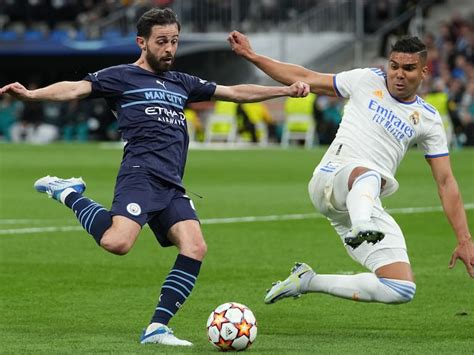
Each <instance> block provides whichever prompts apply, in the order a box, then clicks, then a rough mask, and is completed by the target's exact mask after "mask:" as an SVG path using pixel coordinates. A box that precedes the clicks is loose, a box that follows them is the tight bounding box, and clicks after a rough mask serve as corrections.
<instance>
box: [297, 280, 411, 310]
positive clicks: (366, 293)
mask: <svg viewBox="0 0 474 355" xmlns="http://www.w3.org/2000/svg"><path fill="white" fill-rule="evenodd" d="M415 290H416V285H415V284H414V283H413V282H410V281H405V280H394V279H385V278H378V277H377V276H376V275H375V274H372V273H362V274H356V275H320V274H316V275H315V276H314V277H313V278H312V279H311V281H310V283H309V284H308V287H307V289H306V290H305V292H322V293H327V294H330V295H333V296H337V297H342V298H347V299H352V300H354V301H365V302H381V303H404V302H408V301H411V300H412V299H413V297H414V295H415Z"/></svg>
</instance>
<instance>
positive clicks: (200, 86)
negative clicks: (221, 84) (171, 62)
mask: <svg viewBox="0 0 474 355" xmlns="http://www.w3.org/2000/svg"><path fill="white" fill-rule="evenodd" d="M183 82H184V85H185V86H186V89H187V90H188V93H189V94H188V95H189V96H188V102H199V101H209V100H211V98H212V96H214V92H215V91H216V83H214V82H210V81H207V80H204V79H200V78H198V77H196V76H193V75H187V74H185V75H184V76H183Z"/></svg>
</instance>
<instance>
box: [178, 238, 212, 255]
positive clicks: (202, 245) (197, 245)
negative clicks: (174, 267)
mask: <svg viewBox="0 0 474 355" xmlns="http://www.w3.org/2000/svg"><path fill="white" fill-rule="evenodd" d="M180 253H181V254H184V255H186V256H189V257H190V258H193V259H196V260H202V259H204V257H205V256H206V254H207V244H206V242H205V241H204V240H203V239H201V240H197V241H193V242H191V243H189V244H188V245H182V246H181V248H180Z"/></svg>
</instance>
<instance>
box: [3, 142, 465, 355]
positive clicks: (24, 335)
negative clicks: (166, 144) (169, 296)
mask: <svg viewBox="0 0 474 355" xmlns="http://www.w3.org/2000/svg"><path fill="white" fill-rule="evenodd" d="M322 154H323V151H322V150H312V151H305V150H299V149H294V150H287V151H283V150H278V149H274V150H250V151H191V152H190V154H189V158H188V166H187V173H186V177H185V183H186V186H187V187H188V189H189V190H191V191H194V192H195V193H197V194H199V195H203V196H204V198H202V199H200V198H198V197H196V196H194V197H193V195H191V196H192V197H193V200H194V202H195V205H196V207H197V210H198V212H199V215H200V217H201V218H202V219H204V220H205V219H210V218H222V217H238V216H265V215H283V214H300V213H302V214H306V213H313V212H314V210H313V208H312V206H311V204H310V202H309V198H308V196H307V192H306V185H307V182H308V180H309V178H310V176H311V174H312V171H313V168H314V166H315V164H316V163H317V162H318V160H319V159H320V157H321V156H322ZM120 158H121V151H120V150H114V149H102V148H101V146H100V145H98V144H84V145H73V144H69V145H68V144H63V145H50V146H30V145H0V197H1V200H0V233H1V234H0V267H1V269H0V353H18V354H23V353H44V354H53V353H55V354H65V353H87V354H91V353H115V354H117V353H118V354H132V353H136V354H141V353H151V352H170V353H176V352H179V353H216V352H215V351H214V350H213V349H212V347H211V346H210V344H208V342H207V339H206V331H205V323H206V320H207V317H208V315H209V313H210V312H211V310H212V309H213V308H214V307H216V306H217V305H219V304H221V303H224V302H228V301H237V302H240V303H244V304H246V305H247V306H249V307H250V308H251V309H252V310H253V311H254V313H255V315H256V317H257V320H258V324H259V334H258V337H257V340H256V342H255V344H254V345H253V346H252V348H251V349H250V350H249V353H252V354H258V353H267V354H284V353H288V354H296V353H308V354H309V353H321V354H402V353H403V354H472V353H473V351H474V333H473V328H474V318H473V317H474V301H473V300H474V298H473V296H474V282H473V280H471V279H470V278H469V277H468V276H467V274H466V272H465V270H464V267H463V266H462V265H461V264H458V265H457V267H456V268H455V269H454V270H448V268H447V264H448V261H449V258H450V255H451V252H452V250H453V248H454V246H455V238H454V236H453V233H452V232H451V230H450V227H449V224H448V222H447V221H446V219H445V218H444V216H443V214H442V212H429V213H418V214H412V215H408V214H396V215H394V217H395V218H396V219H397V221H398V222H399V224H400V225H401V226H402V229H403V230H404V232H405V234H406V239H407V244H408V247H409V255H410V257H411V261H412V265H413V268H414V272H415V276H416V279H417V294H416V296H415V299H414V300H413V302H411V303H409V304H406V305H400V306H389V305H381V304H366V303H354V302H351V301H347V300H341V299H337V298H333V297H330V296H327V295H315V294H313V295H306V296H304V297H303V298H301V299H299V300H297V301H293V300H285V301H282V302H279V303H277V304H275V305H272V306H267V305H264V304H263V296H264V293H265V288H267V287H268V286H269V285H270V284H271V282H272V281H275V280H277V279H281V278H284V277H286V275H287V274H288V271H289V269H290V267H291V266H292V263H293V262H294V261H305V262H308V263H309V264H311V265H312V266H313V267H314V268H315V269H316V270H318V271H319V272H321V273H339V272H358V271H362V270H363V269H362V268H361V267H360V266H358V265H357V264H356V263H354V262H353V261H352V260H351V259H350V258H349V257H348V256H347V255H346V254H345V251H344V249H343V248H342V246H341V244H340V241H339V240H338V237H337V236H336V234H335V232H334V231H332V229H331V227H330V226H329V224H328V223H327V221H326V220H324V219H321V218H310V219H305V220H293V221H291V220H289V221H288V220H287V221H273V222H252V223H234V224H204V225H203V231H204V234H205V236H206V240H207V243H208V245H209V253H208V256H207V258H206V260H205V263H204V264H203V268H202V272H201V276H200V279H199V280H198V283H197V285H196V288H195V289H194V292H193V294H192V297H191V298H190V299H189V300H188V301H187V302H186V304H185V305H184V306H183V308H182V310H181V311H180V312H179V314H178V315H177V317H176V318H175V319H174V320H173V322H172V324H171V326H172V327H173V328H174V329H175V331H176V334H177V335H178V336H179V337H182V338H184V339H188V340H190V341H192V342H194V344H195V346H193V347H192V348H191V349H181V348H180V349H168V348H163V347H159V346H156V345H148V346H141V345H139V344H138V337H139V335H140V332H141V330H142V328H143V327H144V326H146V324H147V322H148V320H149V318H150V317H151V314H152V312H153V309H154V307H155V304H156V299H157V296H158V293H159V289H160V285H161V282H162V281H163V279H164V277H165V276H166V274H167V272H168V270H169V268H170V266H171V264H172V263H173V261H174V258H175V250H173V249H170V248H168V249H161V248H159V246H158V244H157V243H156V242H155V240H154V237H153V235H152V234H151V232H150V230H148V229H145V230H144V231H143V233H142V235H141V236H140V238H139V240H138V242H137V244H136V245H135V247H134V249H133V250H132V251H131V252H130V253H129V254H128V255H126V256H123V257H118V256H114V255H110V254H108V253H106V252H105V251H103V250H101V249H99V248H98V247H97V246H96V245H95V243H94V241H93V239H92V238H91V237H89V236H88V235H87V234H86V233H85V232H82V231H69V232H49V233H24V234H9V233H8V232H5V231H6V230H17V229H21V228H35V227H37V228H42V227H59V226H77V225H78V224H77V222H75V219H74V217H73V215H72V213H71V211H69V210H68V209H66V208H64V207H63V206H61V205H59V204H58V203H57V202H55V201H48V199H47V198H45V196H42V195H40V194H38V193H36V192H34V190H33V188H32V183H33V182H34V180H35V179H36V178H38V177H41V176H43V175H46V174H54V175H59V176H65V177H69V176H72V175H74V176H79V175H82V176H83V177H84V179H85V180H86V181H87V182H88V190H87V194H88V196H90V197H91V198H93V199H94V200H96V201H98V202H100V203H102V204H104V205H105V206H106V207H110V203H111V198H112V194H113V185H114V179H115V174H116V172H117V168H118V164H119V162H120ZM451 159H452V163H453V169H454V171H455V174H456V176H457V179H458V183H459V185H460V187H461V190H462V192H463V196H464V201H465V202H466V203H474V184H473V182H474V180H473V178H472V176H473V175H474V150H462V151H454V152H453V153H452V154H451ZM398 178H399V181H400V183H401V188H400V190H399V191H398V192H397V193H396V194H395V195H394V196H392V197H389V198H388V199H386V200H384V204H385V206H386V207H388V208H401V207H425V206H437V205H439V200H438V196H437V192H436V186H435V184H434V183H433V179H432V178H431V175H430V171H429V167H428V165H427V164H426V163H425V162H424V159H423V157H422V153H421V152H419V151H410V152H409V154H408V156H407V158H406V160H405V161H404V162H403V164H402V166H401V168H400V171H399V174H398ZM468 217H470V220H471V223H470V226H471V230H474V228H473V227H474V225H473V221H474V212H473V210H469V211H468ZM22 219H31V221H28V222H25V221H22ZM13 220H16V221H13Z"/></svg>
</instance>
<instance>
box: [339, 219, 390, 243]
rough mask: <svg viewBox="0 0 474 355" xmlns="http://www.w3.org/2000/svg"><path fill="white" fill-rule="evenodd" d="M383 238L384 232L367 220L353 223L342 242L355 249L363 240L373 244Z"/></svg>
mask: <svg viewBox="0 0 474 355" xmlns="http://www.w3.org/2000/svg"><path fill="white" fill-rule="evenodd" d="M383 238H385V233H383V232H382V231H381V230H380V229H379V228H378V227H377V226H376V225H375V224H374V223H372V222H370V221H369V222H365V223H361V224H357V225H354V226H353V227H352V229H351V230H350V231H349V233H347V236H346V237H345V238H344V242H345V244H346V245H349V246H350V247H351V248H352V249H356V248H357V247H358V246H360V245H361V244H362V243H363V242H367V243H372V244H375V243H378V242H380V241H381V240H382V239H383Z"/></svg>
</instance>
